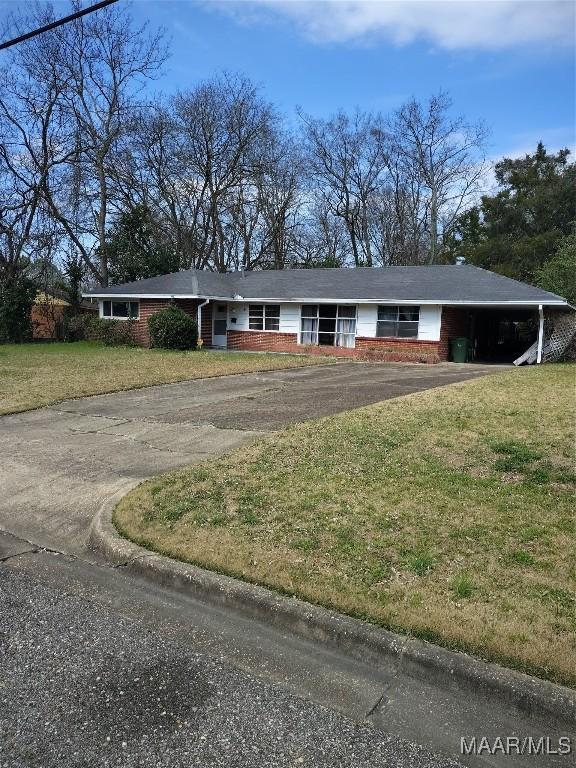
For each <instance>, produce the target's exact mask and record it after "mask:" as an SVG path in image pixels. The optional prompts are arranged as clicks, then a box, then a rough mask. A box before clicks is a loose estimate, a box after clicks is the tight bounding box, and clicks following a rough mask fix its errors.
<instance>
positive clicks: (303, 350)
mask: <svg viewBox="0 0 576 768" xmlns="http://www.w3.org/2000/svg"><path fill="white" fill-rule="evenodd" d="M438 344H439V342H437V341H418V340H417V339H413V340H411V339H398V340H397V339H372V338H368V337H362V336H358V337H356V347H355V348H348V347H330V346H324V345H318V346H316V345H311V344H298V335H297V334H295V333H280V332H273V331H267V332H261V331H228V349H244V350H248V351H251V352H291V353H293V354H300V355H302V354H307V355H331V356H334V357H352V358H356V359H360V360H389V361H394V362H402V361H406V362H423V363H437V362H438V360H439V356H438Z"/></svg>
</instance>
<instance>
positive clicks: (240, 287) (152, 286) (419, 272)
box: [86, 264, 565, 305]
mask: <svg viewBox="0 0 576 768" xmlns="http://www.w3.org/2000/svg"><path fill="white" fill-rule="evenodd" d="M86 295H89V296H142V297H151V296H158V297H171V296H174V297H183V296H199V297H204V298H221V299H224V298H228V299H233V298H239V297H241V298H242V299H253V300H257V299H259V300H263V299H274V300H278V301H291V300H292V301H297V300H299V299H302V300H304V301H311V300H313V299H318V300H323V301H331V300H333V301H363V300H364V301H382V302H413V303H418V302H428V303H438V304H453V303H457V304H462V303H466V302H470V303H478V302H479V303H492V304H506V303H509V302H514V303H522V302H525V303H529V304H538V303H541V304H548V305H549V304H559V303H565V299H563V298H562V297H561V296H557V295H556V294H553V293H549V292H548V291H543V290H542V289H540V288H535V287H534V286H531V285H528V284H527V283H521V282H519V281H517V280H511V279H510V278H508V277H503V276H502V275H497V274H495V273H494V272H489V271H488V270H485V269H480V268H479V267H473V266H470V265H467V264H466V265H446V266H417V267H380V268H370V267H364V268H358V269H286V270H264V271H259V272H245V273H244V275H242V273H240V272H232V273H228V274H219V273H216V272H203V271H196V270H186V271H183V272H174V273H172V274H169V275H160V276H159V277H152V278H150V279H148V280H138V281H136V282H133V283H124V284H123V285H116V286H111V287H109V288H100V289H95V290H93V291H91V292H90V293H88V294H86Z"/></svg>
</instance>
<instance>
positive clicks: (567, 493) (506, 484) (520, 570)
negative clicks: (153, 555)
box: [115, 365, 576, 685]
mask: <svg viewBox="0 0 576 768" xmlns="http://www.w3.org/2000/svg"><path fill="white" fill-rule="evenodd" d="M574 373H575V368H574V366H569V365H550V366H542V367H533V368H529V369H520V370H511V371H510V372H505V373H502V374H496V375H493V376H489V377H486V378H482V379H477V380H474V381H469V382H465V383H461V384H454V385H451V386H447V387H443V388H441V389H434V390H429V391H427V392H423V393H418V394H412V395H409V396H407V397H401V398H398V399H395V400H389V401H386V402H384V403H379V404H376V405H372V406H369V407H367V408H362V409H359V410H355V411H350V412H347V413H342V414H339V415H337V416H333V417H329V418H324V419H319V420H317V421H313V422H308V423H307V424H301V425H298V426H294V427H291V428H289V429H286V430H283V431H282V432H279V433H276V434H274V435H272V436H269V437H267V438H265V439H264V440H262V441H260V442H258V443H256V444H254V445H251V446H250V447H248V448H243V449H242V450H240V451H238V452H235V453H233V454H231V455H229V456H227V457H223V458H221V459H220V460H218V461H214V462H210V463H205V464H201V465H197V466H193V467H189V468H186V469H184V470H180V471H177V472H173V473H171V474H169V475H165V476H162V477H159V478H156V479H154V480H151V481H148V482H146V483H144V484H143V485H141V486H140V487H139V488H137V489H135V490H134V491H133V492H132V493H130V494H129V495H128V496H126V497H125V498H124V499H123V500H122V501H121V502H120V504H119V506H118V508H117V510H116V514H115V522H116V525H117V527H118V529H119V530H120V531H121V532H122V533H123V534H125V535H127V536H128V537H129V538H131V539H133V540H135V541H137V542H138V543H140V544H142V545H144V546H146V547H148V548H150V549H153V550H156V551H158V552H162V553H164V554H168V555H171V556H173V557H176V558H178V559H181V560H184V561H187V562H192V563H197V564H199V565H202V566H204V567H207V568H211V569H214V570H217V571H220V572H223V573H228V574H231V575H234V576H237V577H240V578H243V579H245V580H247V581H251V582H255V583H259V584H264V585H267V586H269V587H272V588H274V589H276V590H278V591H280V592H283V593H287V594H290V595H298V596H299V597H301V598H303V599H305V600H309V601H311V602H314V603H319V604H322V605H326V606H329V607H331V608H334V609H337V610H339V611H342V612H344V613H349V614H351V615H353V616H357V617H360V618H363V619H366V620H368V621H371V622H374V623H375V624H378V625H381V626H384V627H389V628H391V629H393V630H395V631H400V632H406V633H411V634H413V635H416V636H419V637H422V638H425V639H428V640H431V641H433V642H436V643H441V644H443V645H445V646H448V647H450V648H455V649H461V650H465V651H468V652H472V653H474V654H476V655H478V656H481V657H483V658H485V659H490V660H493V661H497V662H500V663H504V664H508V665H510V666H513V667H515V668H518V669H521V670H524V671H527V672H530V673H533V674H537V675H539V676H541V677H545V678H549V679H551V680H555V681H558V682H562V683H565V684H569V685H573V684H575V683H576V597H575V586H576V560H575V556H576V518H575V514H574V489H575V487H576V486H575V477H574V471H573V467H574V383H575V379H574Z"/></svg>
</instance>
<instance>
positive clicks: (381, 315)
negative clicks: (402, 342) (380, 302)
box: [376, 306, 420, 339]
mask: <svg viewBox="0 0 576 768" xmlns="http://www.w3.org/2000/svg"><path fill="white" fill-rule="evenodd" d="M419 321H420V307H388V306H381V307H378V322H377V323H376V336H391V337H395V338H402V339H417V338H418V323H419Z"/></svg>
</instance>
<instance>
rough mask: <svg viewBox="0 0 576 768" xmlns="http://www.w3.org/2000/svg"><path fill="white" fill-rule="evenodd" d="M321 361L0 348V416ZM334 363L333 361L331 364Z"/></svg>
mask: <svg viewBox="0 0 576 768" xmlns="http://www.w3.org/2000/svg"><path fill="white" fill-rule="evenodd" d="M326 362H327V361H326V359H325V358H316V359H314V358H312V357H311V356H299V355H273V354H253V353H242V352H234V353H228V352H210V351H206V350H198V351H193V352H174V351H171V350H164V349H141V348H140V347H105V346H103V345H102V344H98V343H96V342H88V341H87V342H76V343H73V344H59V343H56V344H6V345H0V414H2V413H17V412H18V411H26V410H29V409H31V408H40V407H41V406H44V405H51V404H52V403H56V402H58V401H59V400H66V399H67V398H71V397H82V396H84V395H99V394H102V393H104V392H116V391H119V390H124V389H135V388H137V387H147V386H151V385H153V384H168V383H174V382H176V381H184V380H186V379H205V378H209V377H211V376H226V375H227V374H229V373H250V372H252V371H272V370H276V369H279V368H297V367H300V366H303V365H315V364H319V363H326ZM331 362H333V361H331Z"/></svg>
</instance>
